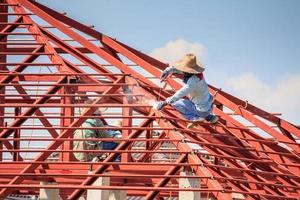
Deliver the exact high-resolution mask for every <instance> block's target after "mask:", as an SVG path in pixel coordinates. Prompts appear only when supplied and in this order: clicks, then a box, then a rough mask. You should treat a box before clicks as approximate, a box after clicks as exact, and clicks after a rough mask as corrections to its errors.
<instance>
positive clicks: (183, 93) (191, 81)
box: [166, 76, 197, 104]
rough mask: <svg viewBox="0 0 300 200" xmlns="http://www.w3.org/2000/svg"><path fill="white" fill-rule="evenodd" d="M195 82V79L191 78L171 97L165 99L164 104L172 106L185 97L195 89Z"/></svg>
mask: <svg viewBox="0 0 300 200" xmlns="http://www.w3.org/2000/svg"><path fill="white" fill-rule="evenodd" d="M196 80H197V77H195V76H192V77H191V78H190V79H189V80H188V82H187V83H186V84H185V85H184V86H183V87H182V88H181V89H180V90H178V91H177V92H176V93H175V94H174V95H173V96H171V97H169V98H167V99H166V103H168V104H172V103H174V102H175V101H177V100H179V99H180V98H182V97H184V96H187V95H188V94H189V93H190V92H191V91H192V90H193V89H194V88H195V87H197V84H196Z"/></svg>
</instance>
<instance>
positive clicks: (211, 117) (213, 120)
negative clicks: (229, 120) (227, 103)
mask: <svg viewBox="0 0 300 200" xmlns="http://www.w3.org/2000/svg"><path fill="white" fill-rule="evenodd" d="M205 120H206V121H208V122H210V123H212V124H215V123H217V121H218V120H219V117H218V116H216V115H212V114H210V115H208V116H207V117H206V118H205Z"/></svg>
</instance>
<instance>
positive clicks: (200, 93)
mask: <svg viewBox="0 0 300 200" xmlns="http://www.w3.org/2000/svg"><path fill="white" fill-rule="evenodd" d="M165 70H167V71H168V72H169V73H177V74H183V72H182V71H180V70H177V69H176V68H175V67H168V68H166V69H165ZM184 96H187V97H188V98H189V99H190V100H191V101H192V102H193V103H194V104H195V106H196V109H197V110H198V111H200V112H209V111H210V110H211V106H212V101H213V98H212V95H211V94H210V93H209V91H208V85H207V83H206V81H205V79H204V78H202V79H200V78H198V77H197V76H196V75H193V76H191V77H190V78H189V79H188V81H187V83H185V84H184V86H183V87H182V88H181V89H180V90H178V91H177V92H176V93H175V94H174V95H173V96H171V97H169V98H167V99H166V101H167V103H170V104H172V103H174V102H176V101H177V100H179V99H181V98H183V97H184Z"/></svg>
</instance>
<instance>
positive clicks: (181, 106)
mask: <svg viewBox="0 0 300 200" xmlns="http://www.w3.org/2000/svg"><path fill="white" fill-rule="evenodd" d="M204 69H205V68H204V65H203V64H202V63H200V62H197V59H196V56H195V55H193V54H187V55H186V56H185V57H184V58H182V59H181V60H179V61H178V62H176V63H175V64H174V65H173V66H170V67H168V68H166V69H165V70H164V71H163V72H162V75H161V79H162V80H165V79H167V77H169V75H171V74H172V73H177V74H182V75H183V78H182V81H183V82H184V86H183V87H182V88H181V89H180V90H178V91H177V92H176V93H175V94H174V95H173V96H171V97H169V98H167V99H166V100H165V101H161V102H159V103H158V106H157V109H158V110H161V109H162V108H163V107H164V106H166V105H168V104H170V105H172V106H173V107H174V108H175V109H176V110H178V111H179V112H180V113H181V114H182V115H183V116H184V117H185V118H186V119H188V120H191V121H194V122H198V121H204V120H206V121H208V122H211V123H216V122H217V121H218V117H217V116H215V115H214V114H213V113H212V104H213V96H212V95H211V94H210V93H209V91H208V85H207V83H206V81H205V79H204V77H203V71H204ZM185 96H188V99H185V98H183V97H185ZM189 126H190V127H192V126H193V123H192V124H189Z"/></svg>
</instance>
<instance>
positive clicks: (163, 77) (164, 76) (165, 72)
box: [160, 70, 170, 81]
mask: <svg viewBox="0 0 300 200" xmlns="http://www.w3.org/2000/svg"><path fill="white" fill-rule="evenodd" d="M169 74H170V72H169V71H167V70H165V71H163V72H162V73H161V75H160V79H161V80H162V81H164V80H166V79H167V77H168V76H169Z"/></svg>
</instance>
